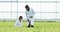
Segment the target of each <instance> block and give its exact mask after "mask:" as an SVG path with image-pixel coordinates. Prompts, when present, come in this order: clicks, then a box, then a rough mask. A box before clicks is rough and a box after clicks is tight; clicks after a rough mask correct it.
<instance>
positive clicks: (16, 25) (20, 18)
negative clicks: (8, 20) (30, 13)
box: [14, 16, 23, 27]
mask: <svg viewBox="0 0 60 32" xmlns="http://www.w3.org/2000/svg"><path fill="white" fill-rule="evenodd" d="M22 19H23V17H22V16H20V17H19V19H18V20H17V21H16V23H15V25H14V26H15V27H21V26H22Z"/></svg>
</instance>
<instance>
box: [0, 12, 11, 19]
mask: <svg viewBox="0 0 60 32" xmlns="http://www.w3.org/2000/svg"><path fill="white" fill-rule="evenodd" d="M0 19H11V13H0Z"/></svg>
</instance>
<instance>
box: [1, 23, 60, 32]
mask: <svg viewBox="0 0 60 32" xmlns="http://www.w3.org/2000/svg"><path fill="white" fill-rule="evenodd" d="M14 23H15V22H0V32H60V22H35V23H34V26H35V27H34V28H28V27H26V24H27V22H23V26H22V27H14Z"/></svg>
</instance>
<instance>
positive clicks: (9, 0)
mask: <svg viewBox="0 0 60 32" xmlns="http://www.w3.org/2000/svg"><path fill="white" fill-rule="evenodd" d="M0 1H11V0H0Z"/></svg>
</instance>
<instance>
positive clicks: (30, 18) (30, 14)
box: [25, 5, 34, 27]
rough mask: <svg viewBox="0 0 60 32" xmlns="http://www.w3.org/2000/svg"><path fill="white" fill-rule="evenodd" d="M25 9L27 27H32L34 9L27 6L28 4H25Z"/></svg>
mask: <svg viewBox="0 0 60 32" xmlns="http://www.w3.org/2000/svg"><path fill="white" fill-rule="evenodd" d="M25 9H26V11H25V12H26V18H27V21H28V23H27V25H28V27H34V10H33V9H31V8H30V7H29V5H26V6H25Z"/></svg>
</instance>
